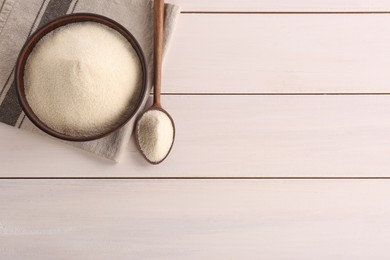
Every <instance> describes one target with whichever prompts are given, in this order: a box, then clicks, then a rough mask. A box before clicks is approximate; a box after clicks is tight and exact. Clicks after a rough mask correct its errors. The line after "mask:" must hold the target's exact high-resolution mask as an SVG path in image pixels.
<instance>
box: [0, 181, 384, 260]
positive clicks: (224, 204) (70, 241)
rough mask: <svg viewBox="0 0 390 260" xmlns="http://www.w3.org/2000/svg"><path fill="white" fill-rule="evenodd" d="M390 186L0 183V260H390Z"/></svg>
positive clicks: (367, 183)
mask: <svg viewBox="0 0 390 260" xmlns="http://www.w3.org/2000/svg"><path fill="white" fill-rule="evenodd" d="M389 189H390V181H383V180H380V181H375V180H365V181H361V180H359V181H358V180H353V181H350V180H348V181H346V180H337V181H334V180H332V181H317V180H311V181H306V180H305V181H303V180H299V181H286V180H284V181H271V180H267V181H253V180H252V181H237V180H235V181H231V180H229V181H193V180H192V181H186V180H177V181H174V180H169V181H123V180H121V181H109V180H105V181H102V180H101V181H96V180H95V181H93V180H67V181H65V180H49V181H47V180H39V181H31V180H20V181H15V180H7V181H6V180H2V181H0V207H1V209H2V210H1V211H0V258H1V259H29V260H34V259H39V260H41V259H83V260H85V259H94V260H99V259H104V260H106V259H118V260H119V259H259V258H261V259H289V260H291V259H300V260H302V259H338V260H343V259H362V260H363V259H364V260H365V259H377V260H380V259H388V258H389V257H390V253H389V250H388V241H389V239H390V226H389V225H388V222H389V221H388V220H389V218H390V204H389V203H388V194H389Z"/></svg>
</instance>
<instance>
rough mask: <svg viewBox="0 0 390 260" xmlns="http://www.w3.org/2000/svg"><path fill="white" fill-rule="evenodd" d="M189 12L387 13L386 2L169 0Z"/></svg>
mask: <svg viewBox="0 0 390 260" xmlns="http://www.w3.org/2000/svg"><path fill="white" fill-rule="evenodd" d="M169 2H170V3H175V4H178V5H180V6H181V7H182V8H183V11H189V12H199V11H208V12H210V11H211V12H224V11H225V12H226V11H228V12H229V11H233V12H313V11H317V12H318V11H322V12H345V11H388V10H390V3H389V1H386V0H374V1H372V0H327V1H322V0H284V1H272V0H229V1H226V0H213V1H208V0H170V1H169Z"/></svg>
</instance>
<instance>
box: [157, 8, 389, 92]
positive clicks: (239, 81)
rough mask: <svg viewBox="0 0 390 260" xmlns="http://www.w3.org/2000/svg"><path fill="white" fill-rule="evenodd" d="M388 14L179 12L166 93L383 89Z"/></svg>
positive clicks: (166, 69) (385, 86) (386, 75)
mask: <svg viewBox="0 0 390 260" xmlns="http://www.w3.org/2000/svg"><path fill="white" fill-rule="evenodd" d="M389 30H390V14H382V15H368V14H359V15H357V14H355V15H351V14H347V15H346V14H332V15H329V14H326V15H307V14H305V15H300V14H294V15H244V14H241V15H215V14H214V15H201V14H186V15H182V16H181V17H180V22H179V23H178V26H177V30H176V34H175V38H174V40H173V41H172V44H171V46H170V51H169V53H168V55H167V59H166V61H165V67H164V76H163V91H164V92H165V93H382V92H386V93H390V74H389V73H388V72H387V68H389V67H390V47H389V46H390V35H389V34H388V33H387V31H389Z"/></svg>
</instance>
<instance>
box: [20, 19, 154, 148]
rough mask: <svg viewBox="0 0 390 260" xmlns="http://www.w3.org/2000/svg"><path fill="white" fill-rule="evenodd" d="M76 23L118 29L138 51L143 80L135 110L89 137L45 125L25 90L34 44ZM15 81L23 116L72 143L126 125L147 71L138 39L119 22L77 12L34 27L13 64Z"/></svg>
mask: <svg viewBox="0 0 390 260" xmlns="http://www.w3.org/2000/svg"><path fill="white" fill-rule="evenodd" d="M76 22H97V23H101V24H103V25H106V26H108V27H110V28H112V29H114V30H115V31H117V32H119V33H120V34H121V35H123V36H124V37H125V38H126V39H127V40H128V41H129V42H130V44H131V45H132V47H133V48H134V50H135V51H136V53H137V56H138V58H139V61H140V63H141V68H142V83H141V92H140V95H139V97H138V100H137V102H136V104H135V106H134V109H133V111H132V112H131V113H129V115H126V117H124V120H122V121H121V122H120V123H119V124H118V125H116V126H115V127H113V128H111V129H109V130H107V131H104V132H102V133H99V134H96V135H91V136H70V135H65V134H62V133H60V132H57V131H55V130H54V129H51V128H50V127H48V126H47V125H46V124H45V123H44V122H42V121H41V120H40V119H39V118H38V117H37V116H36V115H35V113H34V112H33V110H32V109H31V107H30V106H29V104H28V102H27V98H26V95H25V91H24V79H23V78H24V68H25V65H26V61H27V59H28V57H29V55H30V53H31V51H32V50H33V49H34V47H35V45H36V44H37V43H38V42H39V41H40V40H41V39H42V37H43V36H45V35H46V34H47V33H49V32H51V31H53V30H55V29H57V28H59V27H61V26H64V25H67V24H70V23H76ZM15 83H16V92H17V97H18V100H19V103H20V105H21V107H22V109H23V111H24V113H25V114H26V116H27V117H28V118H29V119H30V120H31V122H33V123H34V125H35V126H37V127H38V128H39V129H41V130H42V131H44V132H45V133H47V134H49V135H51V136H54V137H57V138H59V139H62V140H66V141H73V142H86V141H92V140H96V139H99V138H102V137H105V136H108V135H110V134H112V133H113V132H115V131H117V130H118V129H120V128H121V127H123V126H124V125H125V124H127V123H128V122H129V121H130V120H131V119H132V118H133V117H134V115H135V114H136V112H137V111H138V110H139V109H140V107H141V105H142V101H143V99H144V97H145V94H146V85H147V72H146V61H145V55H144V53H143V51H142V48H141V46H140V45H139V43H138V41H137V40H136V39H135V37H134V36H133V35H132V34H131V33H130V32H129V31H128V30H127V29H126V28H125V27H123V26H122V25H121V24H119V23H118V22H116V21H114V20H112V19H110V18H108V17H105V16H102V15H98V14H93V13H76V14H69V15H65V16H61V17H59V18H57V19H54V20H53V21H51V22H49V23H48V24H46V25H44V26H43V27H41V28H40V29H39V30H37V31H36V32H35V33H33V34H32V35H31V36H30V37H29V38H28V39H27V41H26V43H25V44H24V46H23V48H22V49H21V51H20V53H19V56H18V59H17V62H16V67H15Z"/></svg>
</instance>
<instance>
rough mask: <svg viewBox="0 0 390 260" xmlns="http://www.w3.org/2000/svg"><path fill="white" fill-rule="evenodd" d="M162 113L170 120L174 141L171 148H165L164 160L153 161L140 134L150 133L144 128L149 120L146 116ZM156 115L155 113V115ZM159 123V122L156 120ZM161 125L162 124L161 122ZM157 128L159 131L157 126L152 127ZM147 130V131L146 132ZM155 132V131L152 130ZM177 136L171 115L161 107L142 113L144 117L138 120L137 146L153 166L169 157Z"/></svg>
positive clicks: (136, 130)
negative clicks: (144, 124) (146, 151)
mask: <svg viewBox="0 0 390 260" xmlns="http://www.w3.org/2000/svg"><path fill="white" fill-rule="evenodd" d="M154 111H156V112H161V113H163V114H164V115H165V116H166V118H167V119H169V122H170V126H171V131H172V132H171V134H172V139H171V141H170V145H169V147H168V146H166V147H165V150H166V151H165V152H164V154H165V156H163V157H162V158H160V159H158V160H152V159H151V158H149V157H148V156H147V154H146V153H145V147H143V146H144V144H143V142H142V141H141V140H143V138H142V137H141V136H140V134H142V132H143V133H145V132H148V130H147V129H145V127H143V122H144V121H145V120H147V119H146V118H145V117H146V115H148V114H150V112H154ZM154 114H155V113H154ZM156 121H157V120H156ZM160 123H161V122H160ZM152 127H154V128H155V130H157V127H156V125H154V126H152ZM145 130H146V131H145ZM149 130H150V129H149ZM152 131H153V130H152ZM175 134H176V129H175V123H174V121H173V119H172V117H171V115H170V114H169V113H168V112H167V111H166V110H165V109H163V108H161V107H159V106H151V107H150V108H148V109H147V110H146V111H145V112H144V113H142V115H141V116H140V117H139V118H138V120H137V124H136V129H135V138H136V144H137V147H138V149H139V150H140V151H141V154H142V156H143V157H144V158H145V160H146V161H148V162H149V163H151V164H159V163H161V162H163V161H164V160H165V159H166V158H167V157H168V155H169V153H170V152H171V150H172V147H173V143H174V142H175Z"/></svg>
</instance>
